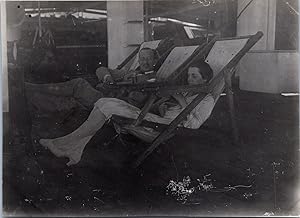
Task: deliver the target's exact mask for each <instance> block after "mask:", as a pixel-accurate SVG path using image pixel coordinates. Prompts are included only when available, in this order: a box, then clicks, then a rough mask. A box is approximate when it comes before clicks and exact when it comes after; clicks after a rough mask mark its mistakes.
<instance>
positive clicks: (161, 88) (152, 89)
mask: <svg viewBox="0 0 300 218" xmlns="http://www.w3.org/2000/svg"><path fill="white" fill-rule="evenodd" d="M262 36H263V33H262V32H257V33H256V34H255V35H249V36H242V37H232V38H219V39H218V38H215V39H213V40H211V42H210V43H208V44H207V45H205V46H204V47H203V46H202V47H201V48H199V49H198V50H197V52H195V53H196V54H194V55H193V56H192V57H190V58H189V60H188V61H187V62H186V64H185V66H181V67H180V69H178V70H177V72H174V74H173V76H174V75H175V78H176V77H177V76H178V75H179V74H180V73H181V72H182V71H184V70H185V69H186V68H187V67H188V65H189V63H191V62H193V61H195V60H198V59H201V58H203V57H204V56H205V55H207V54H208V52H209V51H210V49H211V48H212V46H213V45H214V43H215V42H216V41H222V40H235V39H248V40H247V42H246V44H245V45H244V46H243V48H242V49H241V50H239V52H238V53H237V54H236V55H235V56H234V57H233V58H232V59H231V60H230V62H229V63H227V64H226V65H225V66H224V67H223V68H222V69H221V71H220V72H219V73H218V74H217V75H216V76H215V77H214V78H213V79H212V80H211V82H210V83H209V84H208V85H195V86H174V85H173V86H172V85H171V86H170V85H166V84H156V86H155V85H153V84H151V85H150V84H149V85H144V86H143V88H142V89H140V91H143V92H149V93H151V94H150V97H149V100H148V102H147V103H146V105H145V106H144V108H143V109H142V111H141V113H140V116H139V117H138V119H137V120H135V121H134V125H139V124H141V123H142V124H143V125H145V124H146V126H152V127H154V128H155V129H157V130H158V128H160V129H162V131H161V133H160V134H159V135H158V136H157V137H156V138H155V139H154V141H153V142H152V144H151V145H150V146H149V147H148V149H147V150H146V151H145V152H144V153H143V154H142V155H140V156H139V157H138V158H137V160H136V161H135V162H134V164H133V167H134V168H136V167H138V166H139V165H140V164H141V163H142V162H143V161H144V160H145V159H146V158H147V157H148V156H149V155H150V154H151V153H152V152H153V150H154V149H155V148H157V147H158V146H159V145H160V144H161V143H163V142H164V141H165V140H167V139H169V138H170V137H171V136H173V135H174V133H173V132H174V130H175V129H182V127H178V124H180V123H181V122H182V120H183V119H185V118H186V116H187V115H188V114H189V113H190V112H191V111H192V110H193V109H194V108H195V107H196V106H197V105H198V104H199V103H200V102H201V100H202V99H203V95H199V94H198V95H197V97H196V98H195V99H194V100H193V101H192V102H191V103H190V104H189V105H188V106H187V107H186V108H185V109H184V110H183V111H182V112H181V113H180V114H179V115H178V116H177V117H176V118H175V119H174V120H173V121H172V122H171V123H170V124H169V125H161V124H157V123H151V122H148V121H143V118H144V117H145V115H146V114H147V113H148V111H149V109H150V108H151V105H152V104H153V102H154V100H155V99H156V98H157V97H158V96H160V97H161V96H165V95H169V94H172V93H174V92H180V91H191V90H193V91H197V92H203V93H209V92H210V91H211V90H212V88H213V87H214V86H215V85H216V84H217V83H218V82H220V80H222V79H224V80H225V90H226V96H227V102H228V106H229V109H230V110H229V111H230V117H231V125H232V131H233V137H234V141H235V143H238V139H239V136H238V128H237V125H236V122H235V110H234V101H233V92H232V85H231V76H232V75H233V71H234V68H235V66H236V65H237V64H238V62H239V61H240V59H241V58H242V57H243V56H244V55H245V54H246V53H247V52H248V51H249V50H250V49H251V48H252V47H253V46H254V45H255V43H256V42H257V41H258V40H259V39H260V38H261V37H262ZM131 88H132V89H135V88H134V86H131ZM136 88H137V87H136ZM138 88H141V87H138ZM154 93H155V94H154ZM113 119H115V120H116V119H118V117H116V116H115V117H114V118H113ZM119 119H120V118H119ZM125 120H126V118H125ZM128 120H130V119H127V121H126V122H127V123H130V121H128ZM119 121H120V120H119ZM119 121H117V122H119ZM123 123H124V119H123ZM131 123H132V120H131Z"/></svg>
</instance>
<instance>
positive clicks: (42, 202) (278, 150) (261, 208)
mask: <svg viewBox="0 0 300 218" xmlns="http://www.w3.org/2000/svg"><path fill="white" fill-rule="evenodd" d="M235 102H236V110H237V121H238V126H239V130H240V136H241V140H240V143H239V144H238V145H233V143H232V141H231V138H230V122H229V114H228V113H227V109H228V108H227V105H226V101H225V97H221V99H220V100H219V102H218V104H217V105H216V107H215V109H214V111H213V114H212V116H211V117H210V118H209V120H208V121H207V122H206V123H205V126H204V128H200V129H199V134H198V135H196V136H193V137H190V136H180V137H179V136H176V137H174V138H172V139H171V140H170V141H169V142H168V143H167V144H165V145H162V146H161V147H160V148H159V149H157V150H156V151H155V152H154V153H153V154H152V155H151V156H150V157H149V158H148V159H147V160H146V161H145V163H144V164H143V165H142V166H141V168H139V169H138V170H135V171H132V170H129V168H128V162H129V161H130V160H132V157H135V156H136V155H137V154H139V152H141V151H143V149H145V148H146V146H147V145H145V144H143V143H140V142H139V141H137V140H136V139H135V138H132V137H125V138H123V140H124V141H125V142H126V144H123V143H121V141H120V140H116V141H114V142H112V143H110V144H109V143H107V142H109V141H111V139H112V138H113V136H114V135H115V133H114V130H113V129H112V128H111V127H109V126H107V127H105V128H104V129H103V130H102V131H101V133H98V134H97V135H96V136H95V137H94V138H93V139H92V140H91V142H90V143H89V144H88V145H87V147H86V149H85V151H84V155H83V158H82V160H81V162H80V163H79V164H78V165H75V166H73V167H66V165H65V164H66V162H67V160H66V159H65V158H56V157H55V156H54V155H52V154H51V153H50V152H49V151H47V150H44V149H43V148H42V147H41V146H40V145H39V144H38V143H37V142H36V141H35V140H38V139H39V138H40V137H43V138H44V137H50V138H53V137H57V136H60V135H64V134H66V133H68V132H70V131H72V130H73V129H75V128H76V127H77V126H78V125H79V124H80V123H81V122H83V121H84V119H85V118H86V116H87V115H88V113H87V112H83V111H75V112H74V113H73V114H72V116H71V117H70V118H69V119H68V120H66V121H65V122H64V123H63V124H61V120H62V118H61V117H58V118H57V119H54V118H53V117H54V116H50V117H43V118H39V119H35V120H34V122H33V128H32V138H33V144H34V148H35V151H36V155H35V156H33V157H29V156H27V155H26V154H25V153H24V149H23V148H24V144H22V143H21V142H20V143H15V144H13V143H10V144H9V143H8V142H7V143H6V144H5V147H4V154H3V155H4V157H3V158H4V162H3V163H4V171H3V176H4V180H3V182H4V191H3V202H4V205H3V210H4V212H5V213H4V215H25V216H27V215H41V214H44V215H45V214H47V215H75V216H83V215H90V216H92V215H96V216H105V215H122V216H123V215H129V216H130V215H268V214H269V215H272V214H274V215H298V214H299V212H300V204H299V195H298V196H296V194H299V193H297V191H299V185H298V181H299V180H298V179H299V173H298V167H299V101H298V97H283V96H280V95H273V94H261V93H254V92H246V91H239V90H236V91H235ZM61 116H62V117H63V115H61ZM35 142H36V143H35ZM187 176H189V178H190V179H191V183H190V185H189V187H187V188H189V189H190V188H192V187H194V188H195V189H194V191H193V192H192V193H190V194H187V195H186V199H185V201H183V200H179V199H177V198H178V196H177V197H176V196H174V195H173V194H174V192H172V191H170V190H169V191H168V188H167V186H168V185H169V184H170V181H171V180H173V181H174V182H179V181H181V182H182V181H183V178H187ZM205 176H206V178H207V179H208V180H210V181H206V184H212V185H213V188H208V190H207V191H205V190H203V189H199V187H200V186H199V181H200V182H202V183H203V181H204V177H205ZM197 179H198V180H197ZM197 187H198V188H197ZM201 187H202V186H201ZM182 196H183V195H181V197H182Z"/></svg>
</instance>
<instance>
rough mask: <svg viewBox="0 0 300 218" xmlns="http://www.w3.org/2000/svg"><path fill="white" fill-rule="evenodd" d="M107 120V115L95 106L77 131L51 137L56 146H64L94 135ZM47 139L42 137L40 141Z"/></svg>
mask: <svg viewBox="0 0 300 218" xmlns="http://www.w3.org/2000/svg"><path fill="white" fill-rule="evenodd" d="M105 121H106V117H105V115H104V114H103V113H102V112H101V111H100V110H98V108H97V107H95V108H94V109H93V110H92V112H91V114H90V115H89V117H88V118H87V120H86V121H85V122H84V123H83V124H81V126H79V127H78V128H77V129H76V130H75V131H73V132H71V133H70V134H68V135H65V136H63V137H59V138H55V139H49V140H51V141H52V143H53V144H54V145H56V146H58V148H59V147H61V148H63V147H64V145H69V144H71V143H74V142H78V141H79V140H81V139H83V138H85V137H88V136H93V135H94V134H95V133H96V132H97V131H98V130H99V129H101V127H102V126H103V125H104V123H105ZM45 140H47V139H41V140H40V142H42V143H43V142H45Z"/></svg>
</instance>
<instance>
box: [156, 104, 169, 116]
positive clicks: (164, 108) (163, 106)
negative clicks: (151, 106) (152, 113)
mask: <svg viewBox="0 0 300 218" xmlns="http://www.w3.org/2000/svg"><path fill="white" fill-rule="evenodd" d="M167 109H168V106H167V105H166V104H164V103H163V104H161V105H159V107H158V111H159V114H160V116H162V117H163V116H165V114H166V111H167Z"/></svg>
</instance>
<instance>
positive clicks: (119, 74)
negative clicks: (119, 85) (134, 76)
mask: <svg viewBox="0 0 300 218" xmlns="http://www.w3.org/2000/svg"><path fill="white" fill-rule="evenodd" d="M125 73H126V71H125V70H117V69H115V70H112V69H109V68H106V67H99V68H98V69H97V70H96V76H97V77H98V80H99V82H113V81H118V80H122V79H123V77H124V75H125Z"/></svg>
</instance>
